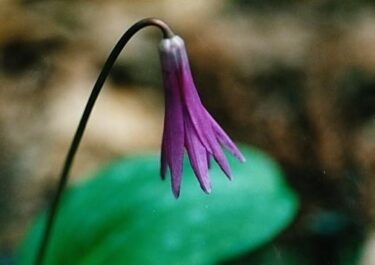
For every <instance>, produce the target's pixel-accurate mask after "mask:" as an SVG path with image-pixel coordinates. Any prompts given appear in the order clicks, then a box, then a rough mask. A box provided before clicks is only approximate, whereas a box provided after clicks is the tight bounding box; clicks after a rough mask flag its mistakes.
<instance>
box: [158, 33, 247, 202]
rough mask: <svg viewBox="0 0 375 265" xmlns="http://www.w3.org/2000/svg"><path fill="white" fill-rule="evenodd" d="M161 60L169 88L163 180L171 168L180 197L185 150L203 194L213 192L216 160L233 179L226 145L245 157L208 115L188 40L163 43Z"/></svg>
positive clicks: (242, 158)
mask: <svg viewBox="0 0 375 265" xmlns="http://www.w3.org/2000/svg"><path fill="white" fill-rule="evenodd" d="M160 59H161V66H162V73H163V83H164V87H165V118H164V131H163V139H162V146H161V170H160V173H161V177H162V179H164V178H165V175H166V171H167V168H169V171H170V174H171V179H172V191H173V194H174V196H175V197H176V198H177V197H178V196H179V194H180V185H181V175H182V165H183V156H184V149H186V151H187V154H188V156H189V160H190V164H191V166H192V168H193V171H194V173H195V175H196V176H197V178H198V181H199V184H200V186H201V188H202V190H203V191H205V192H206V193H209V192H210V191H211V184H210V179H209V176H208V168H209V167H210V159H211V158H214V159H215V160H216V162H217V163H218V164H219V166H220V168H221V169H222V170H223V171H224V173H225V175H226V176H227V177H228V178H229V179H231V172H230V168H229V165H228V161H227V160H226V157H225V155H224V153H223V151H222V148H221V145H223V146H225V147H226V148H227V149H228V150H229V151H230V152H231V153H232V154H233V155H234V156H235V157H236V158H237V159H238V160H240V161H242V162H243V161H245V158H244V157H243V155H242V154H241V152H240V151H239V150H238V148H237V147H236V146H235V144H234V143H233V142H232V140H231V139H230V138H229V137H228V136H227V134H226V133H225V132H224V130H223V129H222V128H221V127H220V126H219V125H218V124H217V123H216V121H215V120H214V119H213V118H212V117H211V115H210V114H209V113H208V112H207V110H206V109H205V107H204V106H203V105H202V102H201V100H200V98H199V95H198V92H197V90H196V88H195V85H194V81H193V78H192V76H191V71H190V66H189V60H188V57H187V53H186V49H185V45H184V41H183V40H182V39H181V38H180V37H178V36H173V37H171V38H166V39H163V40H162V41H161V44H160Z"/></svg>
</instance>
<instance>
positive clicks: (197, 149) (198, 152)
mask: <svg viewBox="0 0 375 265" xmlns="http://www.w3.org/2000/svg"><path fill="white" fill-rule="evenodd" d="M185 147H186V150H187V153H188V156H189V160H190V164H191V167H192V168H193V170H194V173H195V175H196V176H197V178H198V181H199V184H200V186H201V188H202V190H203V191H205V192H206V193H210V192H211V183H210V179H209V176H208V163H207V151H206V149H205V148H204V146H203V145H202V143H201V142H200V140H199V139H198V137H197V135H196V132H195V130H194V128H193V126H192V124H191V121H190V119H189V118H188V117H186V118H185Z"/></svg>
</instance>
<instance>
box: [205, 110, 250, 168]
mask: <svg viewBox="0 0 375 265" xmlns="http://www.w3.org/2000/svg"><path fill="white" fill-rule="evenodd" d="M206 112H207V116H208V117H209V119H210V121H211V124H212V128H213V129H214V132H215V134H216V137H217V138H218V140H219V142H220V143H221V144H222V145H224V146H225V147H226V148H227V149H228V151H230V152H231V153H232V155H233V156H235V157H236V158H237V159H238V160H239V161H241V162H245V161H246V159H245V157H244V156H243V155H242V153H241V151H240V150H239V149H238V148H237V146H236V145H235V144H234V143H233V142H232V140H231V139H230V138H229V136H228V135H227V134H226V133H225V132H224V130H223V129H222V128H221V127H220V125H219V124H218V123H217V122H216V121H215V120H214V118H212V116H211V115H210V114H209V113H208V111H207V110H206Z"/></svg>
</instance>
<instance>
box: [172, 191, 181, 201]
mask: <svg viewBox="0 0 375 265" xmlns="http://www.w3.org/2000/svg"><path fill="white" fill-rule="evenodd" d="M172 192H173V196H174V198H175V199H176V200H177V199H178V198H179V197H180V190H173V191H172Z"/></svg>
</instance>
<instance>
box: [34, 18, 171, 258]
mask: <svg viewBox="0 0 375 265" xmlns="http://www.w3.org/2000/svg"><path fill="white" fill-rule="evenodd" d="M147 26H156V27H158V28H159V29H160V30H161V31H162V33H163V37H164V38H170V37H172V36H173V35H174V33H173V32H172V30H171V29H170V28H169V26H168V25H167V24H166V23H165V22H163V21H162V20H160V19H156V18H145V19H142V20H140V21H139V22H137V23H135V24H134V25H133V26H131V27H130V28H129V29H128V30H127V31H126V32H125V33H124V35H122V37H121V38H120V40H119V41H118V42H117V44H116V46H115V47H114V48H113V50H112V52H111V53H110V55H109V56H108V59H107V61H106V62H105V64H104V66H103V68H102V70H101V72H100V74H99V76H98V79H97V80H96V83H95V85H94V87H93V89H92V92H91V95H90V97H89V99H88V101H87V104H86V107H85V110H84V111H83V114H82V117H81V120H80V122H79V125H78V128H77V130H76V132H75V135H74V138H73V140H72V143H71V145H70V148H69V151H68V153H67V155H66V158H65V163H64V166H63V168H62V171H61V174H60V178H59V183H58V186H57V191H56V193H55V196H54V198H53V201H52V204H51V207H50V210H49V211H48V213H47V224H46V226H45V230H44V233H43V237H42V241H41V243H40V246H39V249H38V253H37V256H36V259H35V263H34V264H35V265H41V264H43V260H44V257H45V255H46V254H45V253H46V250H47V247H48V242H49V241H50V238H51V233H52V228H53V224H54V220H55V218H56V214H57V210H58V207H59V204H60V200H61V195H62V193H63V191H64V188H65V187H66V183H67V180H68V174H69V172H70V169H71V167H72V164H73V160H74V157H75V154H76V153H77V149H78V147H79V144H80V142H81V139H82V136H83V133H84V131H85V128H86V125H87V122H88V120H89V117H90V114H91V111H92V109H93V107H94V104H95V102H96V99H97V98H98V95H99V93H100V91H101V89H102V87H103V84H104V82H105V80H106V79H107V77H108V75H109V73H110V71H111V69H112V66H113V65H114V63H115V61H116V59H117V57H118V56H119V55H120V53H121V51H122V50H123V48H124V47H125V45H126V44H127V43H128V41H129V40H130V39H131V38H132V37H133V35H134V34H135V33H137V32H138V31H139V30H140V29H142V28H144V27H147Z"/></svg>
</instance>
